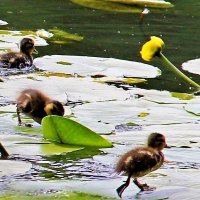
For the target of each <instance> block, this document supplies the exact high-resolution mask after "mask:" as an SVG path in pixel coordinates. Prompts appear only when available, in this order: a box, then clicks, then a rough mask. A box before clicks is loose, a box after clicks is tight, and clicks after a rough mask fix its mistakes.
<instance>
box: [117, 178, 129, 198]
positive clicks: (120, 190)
mask: <svg viewBox="0 0 200 200" xmlns="http://www.w3.org/2000/svg"><path fill="white" fill-rule="evenodd" d="M130 180H131V175H129V176H128V178H127V180H126V181H125V183H124V184H122V185H121V186H120V187H118V188H117V189H116V191H117V194H118V195H119V197H120V198H121V197H122V193H123V192H124V190H125V189H126V188H127V187H128V186H129V183H130Z"/></svg>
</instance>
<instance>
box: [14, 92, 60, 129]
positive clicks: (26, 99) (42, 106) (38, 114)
mask: <svg viewBox="0 0 200 200" xmlns="http://www.w3.org/2000/svg"><path fill="white" fill-rule="evenodd" d="M21 112H22V113H24V114H25V115H27V116H29V117H30V118H32V119H33V120H34V121H36V122H37V123H39V124H41V121H42V118H43V117H45V116H47V115H59V116H63V115H64V107H63V105H62V103H60V102H59V101H56V100H52V99H51V98H50V97H48V96H46V95H45V94H43V93H42V92H40V91H39V90H35V89H26V90H24V91H22V92H21V94H20V95H19V97H18V98H17V116H18V125H19V126H21V125H22V121H21V118H20V113H21ZM25 125H27V124H25ZM27 126H30V125H27Z"/></svg>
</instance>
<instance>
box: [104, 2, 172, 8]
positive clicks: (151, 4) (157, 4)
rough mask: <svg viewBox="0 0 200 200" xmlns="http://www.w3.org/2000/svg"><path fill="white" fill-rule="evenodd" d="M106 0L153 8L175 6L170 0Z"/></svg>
mask: <svg viewBox="0 0 200 200" xmlns="http://www.w3.org/2000/svg"><path fill="white" fill-rule="evenodd" d="M106 1H110V2H117V3H123V4H130V5H137V6H142V7H145V6H147V7H152V8H171V7H173V6H174V5H173V4H171V3H170V2H167V1H163V0H106Z"/></svg>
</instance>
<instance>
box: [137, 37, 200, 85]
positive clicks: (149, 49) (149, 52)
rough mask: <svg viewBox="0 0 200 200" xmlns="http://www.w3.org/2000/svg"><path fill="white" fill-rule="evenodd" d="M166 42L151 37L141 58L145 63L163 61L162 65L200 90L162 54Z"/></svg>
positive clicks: (143, 49) (144, 47)
mask: <svg viewBox="0 0 200 200" xmlns="http://www.w3.org/2000/svg"><path fill="white" fill-rule="evenodd" d="M164 45H165V43H164V41H163V40H162V39H161V38H159V37H156V36H151V39H150V40H149V41H148V42H146V43H145V44H144V45H143V46H142V49H141V51H140V54H141V57H142V59H143V60H145V61H151V60H152V59H153V58H154V57H158V58H160V59H161V61H162V63H163V64H164V65H165V66H167V67H168V68H169V69H170V70H171V71H172V72H174V73H175V74H177V75H178V76H180V77H181V78H182V79H183V80H184V81H186V82H187V83H189V84H190V85H191V86H193V87H195V88H200V85H199V84H197V83H196V82H194V81H193V80H191V79H190V78H189V77H187V76H186V75H185V74H183V73H182V72H181V71H180V70H179V69H178V68H176V67H175V66H174V65H173V64H172V63H171V62H170V61H169V60H168V59H167V58H166V57H165V56H164V55H163V53H162V50H163V48H164Z"/></svg>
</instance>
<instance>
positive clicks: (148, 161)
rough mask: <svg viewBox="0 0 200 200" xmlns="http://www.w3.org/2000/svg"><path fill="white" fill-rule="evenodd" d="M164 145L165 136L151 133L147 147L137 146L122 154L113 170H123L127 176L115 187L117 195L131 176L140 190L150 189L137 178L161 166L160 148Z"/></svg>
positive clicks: (127, 183) (161, 155) (161, 154)
mask: <svg viewBox="0 0 200 200" xmlns="http://www.w3.org/2000/svg"><path fill="white" fill-rule="evenodd" d="M165 147H167V144H166V140H165V136H164V135H162V134H160V133H152V134H150V135H149V137H148V141H147V147H138V148H135V149H133V150H130V151H128V152H127V153H125V154H124V155H122V157H121V158H120V159H119V161H118V163H117V165H116V169H115V170H116V172H117V173H121V172H125V173H126V174H127V175H128V178H127V180H126V181H125V183H124V184H123V185H121V186H120V187H119V188H117V193H118V195H119V197H121V195H122V193H123V191H124V190H125V189H126V188H127V187H128V185H129V183H130V180H131V177H132V178H133V182H134V183H135V185H137V186H138V187H139V189H140V190H141V191H145V190H150V189H152V188H150V187H149V186H148V185H147V184H141V183H139V181H138V179H137V178H138V177H142V176H144V175H146V174H148V173H150V172H152V171H155V170H157V169H158V168H160V167H161V166H162V164H163V162H164V154H163V153H162V152H161V150H162V149H163V148H165Z"/></svg>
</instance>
